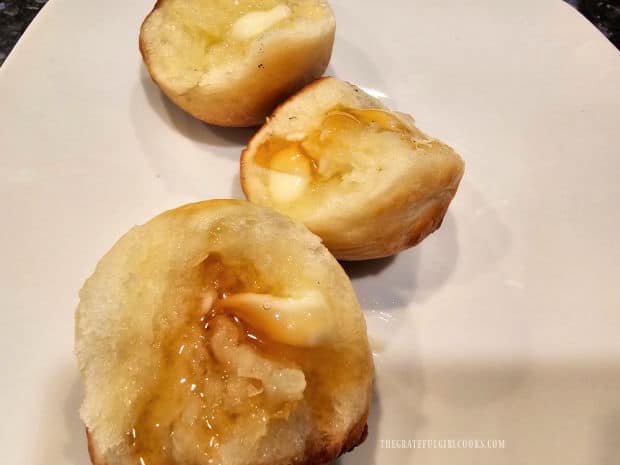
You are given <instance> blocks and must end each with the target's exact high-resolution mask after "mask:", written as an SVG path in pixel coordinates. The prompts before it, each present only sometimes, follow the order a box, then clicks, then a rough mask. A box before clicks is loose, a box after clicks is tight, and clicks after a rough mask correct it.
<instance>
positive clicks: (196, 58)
mask: <svg viewBox="0 0 620 465" xmlns="http://www.w3.org/2000/svg"><path fill="white" fill-rule="evenodd" d="M332 22H333V17H332V14H331V10H330V9H329V7H328V6H327V4H326V3H325V2H323V1H317V0H235V1H232V0H209V1H186V0H164V1H161V2H160V3H159V4H158V6H157V7H156V8H155V9H154V10H153V12H152V13H151V14H150V15H149V16H148V17H147V19H146V20H145V22H144V24H143V26H142V32H141V38H142V41H143V47H144V50H143V51H144V52H145V53H146V56H148V61H149V68H150V70H151V73H152V74H153V75H154V76H157V77H158V80H159V81H161V82H165V86H166V87H167V88H168V89H169V91H172V92H174V93H176V94H183V93H186V92H188V91H189V90H190V89H193V88H196V87H204V88H206V90H208V89H209V88H210V87H213V88H215V89H217V88H218V87H220V86H225V85H226V84H227V81H229V80H230V77H231V76H236V75H237V74H238V73H239V69H241V68H243V66H244V62H245V61H246V58H247V55H249V54H254V53H261V52H262V49H263V47H264V46H265V44H266V43H269V42H271V41H272V40H276V41H286V37H287V36H289V38H290V36H304V35H308V36H314V35H316V34H320V33H322V32H323V29H325V27H326V24H327V25H328V26H329V25H331V24H332ZM328 26H327V27H328ZM280 46H281V47H283V46H284V43H282V44H280Z"/></svg>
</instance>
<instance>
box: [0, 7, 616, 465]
mask: <svg viewBox="0 0 620 465" xmlns="http://www.w3.org/2000/svg"><path fill="white" fill-rule="evenodd" d="M333 3H334V8H335V11H336V15H337V19H338V33H337V40H336V46H335V50H334V56H333V60H332V62H331V65H330V67H329V69H328V73H329V74H333V75H336V76H337V77H340V78H343V79H347V80H351V81H353V82H356V83H359V84H360V85H362V86H363V87H365V88H367V89H371V90H374V91H376V93H377V95H379V96H381V97H382V98H384V99H385V100H386V101H387V102H388V103H389V104H391V105H393V106H394V107H395V108H396V109H399V110H403V111H407V112H411V113H413V115H414V116H415V117H416V118H417V121H418V123H419V125H420V126H421V127H422V128H423V129H424V130H426V131H427V132H429V133H430V134H432V135H435V136H437V137H440V138H442V139H444V140H445V141H447V142H448V143H450V144H451V145H453V146H454V147H455V148H456V149H457V150H458V151H459V152H460V153H461V154H462V155H463V157H464V158H465V160H466V162H467V168H466V174H465V177H464V179H463V182H462V185H461V188H460V190H459V192H458V194H457V196H456V199H455V201H454V203H453V205H452V207H451V209H450V211H449V213H448V215H447V217H446V220H445V222H444V225H443V226H442V228H441V230H440V231H439V232H437V233H435V234H433V235H432V236H431V237H430V238H429V239H427V240H426V241H425V242H424V243H423V244H421V245H420V246H419V247H417V248H415V249H413V250H410V251H408V252H406V253H402V254H400V255H399V256H398V257H396V259H394V260H393V261H389V260H387V261H382V262H379V263H374V264H366V265H363V264H362V265H360V264H358V265H356V266H350V267H349V271H350V272H351V273H352V275H353V279H354V284H355V287H356V289H357V290H358V293H359V297H360V300H361V302H362V304H363V306H364V308H365V310H366V314H367V316H368V325H369V332H370V334H371V336H372V337H373V339H374V340H375V341H379V342H378V344H379V345H381V344H383V346H384V347H383V350H380V351H378V352H380V353H378V354H377V356H376V358H375V360H376V367H377V383H376V386H377V389H376V398H375V403H374V406H373V409H372V413H371V418H370V436H369V438H368V440H367V441H366V443H365V444H364V445H363V446H361V447H359V448H358V449H357V450H356V451H355V452H353V453H351V454H348V455H347V456H346V457H345V458H343V459H342V463H343V464H356V465H367V464H368V465H370V464H380V465H393V464H407V463H415V464H419V465H422V464H449V463H452V464H456V463H459V464H477V465H484V464H489V465H490V464H493V465H497V464H508V463H511V464H525V463H549V464H556V463H557V464H563V465H569V464H571V465H572V464H588V465H593V464H594V465H598V464H601V465H610V464H612V463H617V460H618V457H620V437H619V434H620V433H619V431H620V396H618V392H619V389H620V337H619V329H620V312H619V310H620V290H619V284H618V278H619V277H620V245H619V244H618V231H619V230H620V216H619V208H618V199H619V198H620V183H619V182H618V176H619V174H620V149H619V148H618V146H619V145H618V134H619V133H618V131H619V128H620V85H619V83H620V54H619V53H618V52H617V51H616V50H615V49H614V48H613V46H612V45H611V44H610V43H608V42H607V41H606V40H605V39H604V37H603V36H602V35H601V34H600V33H599V32H598V31H596V30H595V29H594V28H593V27H592V26H591V25H589V24H588V23H587V22H586V21H585V20H584V19H583V18H582V17H581V16H580V15H579V14H578V13H576V12H575V11H574V10H573V9H571V8H570V7H568V6H567V5H565V4H564V3H563V2H561V1H560V0H544V1H543V0H519V1H497V0H467V1H462V0H428V1H422V0H419V1H415V2H413V1H407V0H402V1H396V0H393V1H382V2H360V1H354V0H350V1H336V0H334V2H333ZM151 6H152V5H151V1H150V0H139V1H131V2H128V1H126V0H108V1H106V2H94V1H78V0H52V1H51V2H50V4H49V5H48V6H46V7H45V8H44V9H43V11H42V12H41V13H40V15H39V16H38V17H37V18H36V20H35V21H34V23H33V24H32V26H31V27H30V29H28V31H26V34H25V35H24V37H23V39H22V40H21V41H20V43H19V44H18V46H17V48H16V49H15V50H14V51H13V53H12V54H11V55H10V56H9V57H8V59H7V61H6V63H5V64H4V66H3V67H2V68H1V69H0V151H1V155H0V163H1V165H0V175H1V181H0V205H1V211H2V215H3V221H2V228H1V231H2V232H1V235H2V236H1V237H2V239H1V241H0V253H1V255H0V256H1V258H2V261H3V263H2V266H1V267H0V285H1V286H2V292H1V296H0V299H1V300H0V302H1V312H0V372H1V373H2V384H1V388H0V412H2V415H3V420H2V421H1V422H0V438H1V448H0V451H1V452H0V455H1V456H2V463H6V464H11V465H50V464H53V465H65V464H67V465H85V464H86V463H87V455H86V447H85V441H84V437H83V436H84V435H83V427H82V425H81V423H80V420H79V418H78V413H77V410H78V405H79V403H80V397H81V391H80V389H81V388H80V383H79V380H78V373H77V370H76V367H75V361H74V356H73V352H72V349H73V309H74V307H75V305H76V302H77V292H78V289H79V288H80V286H81V284H82V282H83V280H84V278H86V276H88V275H89V274H90V273H91V272H92V270H93V267H94V265H95V263H96V262H97V260H98V259H99V257H100V256H101V255H102V254H103V253H104V252H105V251H106V250H107V249H108V248H109V247H110V246H111V245H112V244H113V243H114V242H115V240H116V239H117V238H118V237H119V236H120V235H121V234H122V233H123V232H125V231H126V230H127V229H128V228H129V227H130V226H132V225H133V224H136V223H141V222H144V221H145V220H147V219H148V218H150V217H151V216H153V215H155V214H156V213H158V212H160V211H162V210H164V209H167V208H170V207H174V206H176V205H179V204H182V203H185V202H189V201H194V200H198V199H206V198H211V197H231V196H232V197H240V195H241V192H240V189H239V185H238V184H239V183H238V174H237V170H238V165H237V164H238V156H239V152H240V148H241V145H242V144H243V143H244V141H245V140H246V139H247V137H248V136H249V134H250V132H249V131H247V130H225V129H214V128H209V127H207V126H205V125H203V124H201V123H199V122H198V121H195V120H193V119H192V118H190V117H189V116H187V115H186V114H184V113H182V112H181V111H180V110H178V109H177V108H175V107H174V106H173V105H171V104H170V103H169V102H168V101H167V100H166V99H165V98H163V97H162V95H161V94H160V92H159V91H158V90H157V89H156V88H155V86H154V85H153V84H152V83H151V81H150V80H149V78H148V77H147V75H146V73H145V71H144V67H143V66H142V63H141V59H140V56H139V53H138V48H137V35H138V28H139V25H140V22H141V20H142V18H143V16H144V15H145V14H146V13H147V11H148V10H149V9H150V7H151ZM102 382H105V380H102ZM463 438H464V439H478V440H487V439H491V440H494V439H496V440H504V441H505V442H504V446H505V447H504V448H503V449H495V450H489V449H420V448H416V449H388V448H385V447H382V446H385V445H386V442H385V441H390V440H408V439H412V440H414V439H417V440H422V439H431V440H432V439H435V440H448V439H463ZM382 440H383V441H384V442H383V443H382V442H381V441H382ZM389 444H392V443H389ZM398 444H400V445H403V444H402V443H398ZM414 444H415V445H417V446H421V445H422V444H421V443H414ZM404 445H407V444H404ZM437 445H438V446H440V445H441V443H438V444H437Z"/></svg>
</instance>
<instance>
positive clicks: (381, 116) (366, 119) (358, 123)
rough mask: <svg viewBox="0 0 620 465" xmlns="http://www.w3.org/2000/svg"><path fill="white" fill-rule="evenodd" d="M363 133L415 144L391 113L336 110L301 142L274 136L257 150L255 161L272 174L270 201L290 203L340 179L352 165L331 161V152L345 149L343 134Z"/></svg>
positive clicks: (329, 113) (407, 128)
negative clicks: (386, 135) (392, 135)
mask: <svg viewBox="0 0 620 465" xmlns="http://www.w3.org/2000/svg"><path fill="white" fill-rule="evenodd" d="M365 131H372V132H385V131H387V132H392V133H396V134H398V135H399V136H400V137H402V138H403V139H404V140H406V141H408V142H409V143H411V144H412V145H415V144H416V138H415V134H414V132H413V131H412V130H411V128H410V127H408V126H407V125H406V124H404V123H403V122H402V121H401V120H400V119H398V118H397V117H396V116H395V115H394V114H393V113H392V112H390V111H387V110H383V109H351V108H346V109H345V108H336V109H334V110H331V111H329V112H328V113H327V115H326V116H325V118H324V119H323V120H322V121H321V124H320V125H319V126H318V127H317V128H316V129H314V130H313V131H312V132H310V133H309V134H307V135H305V136H304V137H303V138H301V139H300V140H289V139H286V138H283V137H276V136H274V137H269V138H268V139H267V140H266V141H265V142H264V143H263V144H262V145H261V146H260V147H258V149H257V151H256V154H255V156H254V160H255V162H256V163H257V164H258V165H260V166H262V167H264V168H267V169H269V170H270V171H271V172H272V173H271V174H270V177H269V191H270V194H271V197H272V199H273V200H274V201H276V202H278V203H287V202H291V201H293V200H296V199H297V198H299V197H300V196H301V195H303V193H304V192H305V191H306V190H307V189H308V188H310V187H313V186H316V185H317V184H321V183H325V182H326V181H329V180H330V179H333V178H336V179H339V178H341V177H342V176H343V175H344V174H345V173H347V172H348V171H350V170H351V169H352V166H351V165H350V164H346V163H343V162H342V160H338V161H334V160H330V159H329V158H330V157H329V153H330V151H334V150H341V151H343V150H346V146H345V145H344V144H345V142H344V141H343V139H344V138H343V136H344V135H345V134H346V135H347V137H353V138H356V137H363V133H364V132H365ZM349 140H350V139H349Z"/></svg>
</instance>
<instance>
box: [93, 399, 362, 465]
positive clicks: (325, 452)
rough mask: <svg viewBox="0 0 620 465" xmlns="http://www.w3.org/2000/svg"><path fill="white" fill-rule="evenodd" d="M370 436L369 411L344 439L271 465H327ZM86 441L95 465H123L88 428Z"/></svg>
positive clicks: (309, 448)
mask: <svg viewBox="0 0 620 465" xmlns="http://www.w3.org/2000/svg"><path fill="white" fill-rule="evenodd" d="M367 436H368V410H366V412H365V413H364V415H362V416H361V417H360V420H359V421H358V422H357V423H356V424H355V425H354V426H353V428H351V429H350V431H349V432H348V434H346V435H345V436H344V437H342V438H330V440H328V441H325V442H316V443H313V444H308V446H307V448H306V454H305V456H304V457H303V458H302V459H301V460H300V461H297V462H292V461H288V462H279V463H273V464H271V465H326V464H328V463H330V462H333V461H334V460H336V459H337V458H338V457H340V456H341V455H342V454H345V453H347V452H350V451H352V450H353V449H355V448H356V447H357V446H359V445H360V444H362V443H363V442H364V441H365V440H366V437H367ZM86 441H87V443H88V455H89V456H90V461H91V462H92V464H93V465H121V464H115V463H108V462H106V461H105V460H104V459H103V457H102V456H101V455H100V454H99V452H98V450H97V446H96V444H95V441H94V438H93V436H92V434H90V431H89V430H88V428H86Z"/></svg>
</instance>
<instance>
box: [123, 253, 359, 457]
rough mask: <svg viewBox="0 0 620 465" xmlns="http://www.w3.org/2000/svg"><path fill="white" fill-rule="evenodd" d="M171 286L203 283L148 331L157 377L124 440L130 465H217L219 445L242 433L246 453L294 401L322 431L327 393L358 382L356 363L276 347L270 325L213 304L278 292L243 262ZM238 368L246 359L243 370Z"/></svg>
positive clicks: (215, 264) (218, 263)
mask: <svg viewBox="0 0 620 465" xmlns="http://www.w3.org/2000/svg"><path fill="white" fill-rule="evenodd" d="M177 281H178V282H176V284H175V283H172V286H171V293H173V294H174V293H175V292H180V290H181V289H187V287H188V286H187V283H188V282H189V283H202V284H200V285H196V286H189V287H191V288H192V289H193V291H191V292H189V293H188V294H187V295H185V296H184V297H183V298H182V299H180V300H179V301H176V300H175V302H176V306H177V307H176V308H175V311H172V312H171V315H168V316H167V317H166V318H165V319H164V318H162V320H161V321H158V322H156V324H155V325H154V331H155V340H156V342H155V343H154V347H153V350H154V351H155V352H156V353H157V354H158V357H159V363H158V370H157V372H156V373H153V374H152V377H153V379H152V384H151V385H150V387H149V388H148V389H147V390H145V394H144V397H143V398H142V401H141V404H140V405H137V406H136V408H137V413H138V415H137V417H136V418H137V419H136V421H135V424H134V425H133V427H132V428H131V430H130V431H128V432H127V445H128V447H129V448H130V450H131V452H132V455H133V456H134V459H135V463H144V464H145V465H180V464H192V465H193V464H196V465H202V464H209V463H214V464H217V463H220V460H221V458H220V456H219V453H220V452H219V451H220V447H221V445H222V444H225V443H227V442H228V441H229V440H231V438H236V437H239V436H243V437H246V435H248V441H249V442H248V444H250V445H251V444H252V441H253V440H256V441H258V438H259V436H257V435H258V433H256V432H257V431H259V432H260V431H262V432H263V433H265V428H266V425H268V424H269V421H270V420H272V419H275V418H281V419H286V418H288V416H289V415H290V414H291V412H292V411H294V409H296V408H298V406H299V404H300V403H304V405H307V406H308V407H309V408H310V411H311V412H312V421H313V423H314V425H315V426H317V425H318V426H319V427H320V425H321V424H325V425H327V424H329V422H330V421H331V416H332V414H333V406H332V405H331V403H330V402H329V399H330V396H331V395H332V394H331V393H333V392H334V390H335V389H337V388H338V387H342V386H344V385H346V383H348V382H357V381H356V379H357V378H356V376H355V373H356V369H357V365H356V364H353V366H352V367H351V366H350V365H351V362H350V361H346V362H345V361H344V359H345V358H346V357H345V355H346V354H343V353H342V352H341V351H339V350H337V349H334V348H330V347H315V348H313V349H312V350H307V349H306V348H304V347H295V346H292V345H290V344H283V343H281V342H279V341H278V340H277V338H276V340H274V339H273V338H272V337H271V334H270V333H271V329H270V327H269V325H267V327H264V326H261V325H260V324H259V325H257V326H253V325H252V321H253V319H252V316H250V317H249V318H248V317H247V315H246V314H245V313H244V311H243V310H242V311H239V310H238V309H237V310H236V307H237V306H236V305H230V302H231V301H230V300H229V301H228V303H227V304H226V305H222V303H223V302H226V301H227V300H228V299H232V298H234V296H235V295H243V293H246V294H247V293H253V294H255V295H258V294H266V293H273V294H277V291H278V289H271V288H267V287H264V286H261V285H260V284H259V283H260V282H262V281H264V280H262V279H260V276H258V273H257V271H256V270H255V269H254V268H253V267H252V266H251V265H250V264H248V263H243V262H232V261H230V262H226V263H225V262H224V261H223V260H222V258H221V257H219V256H217V255H214V254H211V255H209V257H208V258H207V259H206V260H205V261H204V262H203V263H201V264H200V265H199V266H197V267H196V268H195V269H193V270H192V271H191V272H190V273H189V274H188V275H187V276H179V277H178V279H177ZM177 289H178V290H179V291H177ZM239 306H241V304H239ZM237 314H238V315H237ZM240 348H242V349H240ZM239 360H246V363H245V365H246V367H245V368H242V366H243V363H242V364H241V365H239V363H241V362H239ZM270 361H271V362H270ZM362 362H363V360H362ZM235 363H237V365H235ZM343 366H347V369H343ZM248 367H249V368H248ZM265 367H267V368H265ZM359 369H360V370H363V369H364V366H363V363H359ZM366 369H367V368H366ZM256 370H258V373H254V372H255V371H256ZM261 370H263V372H264V373H263V374H262V375H261ZM149 376H151V374H149ZM278 390H279V391H280V392H278ZM274 391H275V392H274ZM244 425H245V426H244ZM244 428H245V429H244ZM253 434H254V436H252V435H253Z"/></svg>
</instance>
